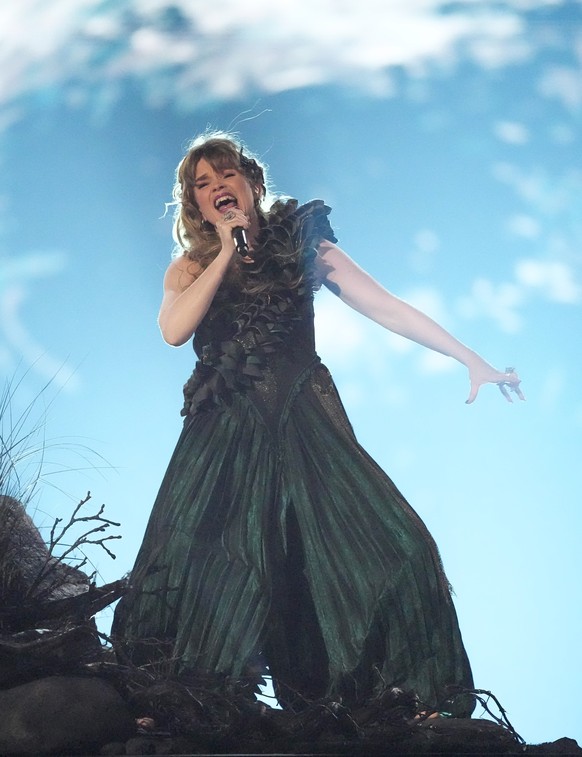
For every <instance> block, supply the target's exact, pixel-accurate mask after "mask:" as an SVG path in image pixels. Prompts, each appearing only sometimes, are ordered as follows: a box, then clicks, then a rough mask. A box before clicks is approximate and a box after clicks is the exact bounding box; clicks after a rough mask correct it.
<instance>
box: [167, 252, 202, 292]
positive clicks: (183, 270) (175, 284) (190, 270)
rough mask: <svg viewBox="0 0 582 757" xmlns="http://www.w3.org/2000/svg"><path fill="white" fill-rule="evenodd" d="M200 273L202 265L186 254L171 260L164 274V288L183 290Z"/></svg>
mask: <svg viewBox="0 0 582 757" xmlns="http://www.w3.org/2000/svg"><path fill="white" fill-rule="evenodd" d="M201 273H202V267H201V266H200V264H199V263H197V262H196V261H195V260H191V259H190V258H189V257H188V256H187V255H180V256H179V257H176V258H174V259H173V260H172V262H171V263H170V265H169V266H168V268H167V270H166V274H165V276H164V289H166V290H172V291H175V292H183V291H184V290H185V289H187V288H188V287H189V286H190V284H192V282H193V281H195V280H196V279H197V278H198V276H200V274H201Z"/></svg>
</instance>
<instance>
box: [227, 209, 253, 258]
mask: <svg viewBox="0 0 582 757" xmlns="http://www.w3.org/2000/svg"><path fill="white" fill-rule="evenodd" d="M235 218H236V213H235V212H234V210H229V211H227V212H226V213H225V214H224V220H225V221H233V220H234V219H235ZM232 238H233V240H234V247H235V250H236V251H237V252H238V254H239V255H241V256H242V257H243V258H248V257H250V254H249V243H248V239H247V231H246V229H245V228H244V227H243V226H233V227H232Z"/></svg>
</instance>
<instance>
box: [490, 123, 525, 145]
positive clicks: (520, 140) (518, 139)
mask: <svg viewBox="0 0 582 757" xmlns="http://www.w3.org/2000/svg"><path fill="white" fill-rule="evenodd" d="M493 132H494V134H495V136H496V137H497V138H498V139H500V140H501V141H502V142H507V144H510V145H525V144H527V142H529V131H528V129H527V127H526V126H525V125H524V124H520V123H517V122H516V121H498V122H497V123H496V124H494V125H493Z"/></svg>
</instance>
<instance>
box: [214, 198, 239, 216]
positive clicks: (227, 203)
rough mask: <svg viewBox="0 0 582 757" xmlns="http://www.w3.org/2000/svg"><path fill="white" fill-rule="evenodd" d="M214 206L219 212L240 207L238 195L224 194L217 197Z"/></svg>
mask: <svg viewBox="0 0 582 757" xmlns="http://www.w3.org/2000/svg"><path fill="white" fill-rule="evenodd" d="M214 207H215V208H216V210H218V212H219V213H226V212H227V211H228V210H231V209H232V208H236V207H238V206H237V200H236V197H235V196H234V195H222V196H221V197H217V199H216V200H215V202H214Z"/></svg>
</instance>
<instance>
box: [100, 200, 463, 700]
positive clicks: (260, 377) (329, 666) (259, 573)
mask: <svg viewBox="0 0 582 757" xmlns="http://www.w3.org/2000/svg"><path fill="white" fill-rule="evenodd" d="M328 213H329V208H328V207H327V206H325V205H324V204H323V203H322V202H321V201H319V200H315V201H312V202H310V203H307V204H306V205H303V206H300V207H298V205H297V202H296V201H295V200H288V201H285V202H283V201H280V202H278V203H276V204H275V205H274V207H273V209H272V210H271V212H270V214H269V220H268V222H266V223H264V224H263V226H262V229H261V231H260V235H259V238H258V241H257V249H256V251H255V262H254V263H252V264H246V265H245V264H243V263H241V264H240V266H239V269H240V270H239V272H238V273H237V274H236V275H232V276H231V277H230V278H228V279H227V280H226V281H225V282H224V283H223V285H222V286H221V288H220V289H219V291H218V293H217V295H216V297H215V299H214V301H213V303H212V305H211V307H210V310H209V311H208V313H207V315H206V317H205V319H204V321H203V322H202V323H201V325H200V326H199V328H198V330H197V332H196V336H195V339H194V348H195V350H196V353H197V355H198V362H197V364H196V368H195V371H194V373H193V375H192V377H191V379H190V380H189V381H188V383H187V384H186V386H185V388H184V389H185V398H186V401H185V406H184V410H183V414H184V415H185V416H186V419H185V424H184V428H183V431H182V433H181V436H180V438H179V440H178V443H177V446H176V449H175V451H174V454H173V456H172V458H171V461H170V464H169V467H168V470H167V473H166V475H165V477H164V480H163V482H162V485H161V488H160V492H159V494H158V497H157V499H156V502H155V504H154V507H153V511H152V514H151V517H150V521H149V524H148V526H147V530H146V533H145V537H144V540H143V544H142V546H141V549H140V551H139V554H138V557H137V561H136V564H135V567H134V569H133V571H132V574H131V590H130V592H129V593H128V594H127V596H126V597H125V598H124V599H123V600H122V601H121V602H120V603H119V605H118V608H117V611H116V616H115V621H114V626H113V633H114V635H115V636H117V637H118V638H121V639H123V640H124V641H125V643H126V645H127V649H128V650H129V652H130V654H131V655H132V656H133V658H134V660H135V661H136V662H144V661H145V660H146V659H148V658H151V657H152V656H154V652H153V650H156V652H155V653H156V654H160V651H159V650H160V649H161V648H162V646H164V648H165V649H166V654H169V656H170V657H171V659H172V660H173V661H174V667H175V668H176V670H177V671H178V672H179V671H191V672H194V673H200V674H203V675H205V674H206V675H210V676H212V675H221V676H228V677H231V678H234V679H236V678H239V677H244V676H245V675H246V674H248V673H249V672H250V671H251V670H252V669H256V665H257V660H259V659H261V660H263V661H264V662H265V663H266V664H267V665H268V667H269V671H270V673H271V674H272V675H273V677H274V679H275V680H276V681H277V684H278V689H277V691H278V692H279V694H280V696H281V699H282V700H283V701H284V702H286V701H290V700H291V698H292V696H291V694H290V692H299V693H300V694H301V695H302V696H304V697H306V698H307V699H313V698H318V697H322V696H343V698H344V701H352V702H353V701H363V700H364V699H365V698H366V697H368V696H370V695H371V694H372V692H373V690H374V686H375V685H377V684H379V683H380V682H382V683H383V684H386V685H390V686H391V685H394V686H398V687H400V688H404V689H412V690H414V691H415V692H416V693H417V694H418V696H419V697H420V699H421V700H422V701H423V702H426V703H428V704H430V705H433V706H438V707H441V708H442V707H443V706H444V707H446V708H449V709H450V708H451V704H450V702H449V703H448V704H446V702H445V700H446V699H447V696H448V695H449V694H450V693H451V691H454V689H455V687H465V688H469V689H470V688H472V685H473V684H472V677H471V671H470V667H469V663H468V660H467V656H466V653H465V650H464V647H463V643H462V640H461V635H460V632H459V628H458V623H457V618H456V613H455V610H454V607H453V603H452V600H451V596H450V587H449V585H448V582H447V580H446V577H445V575H444V573H443V570H442V566H441V562H440V558H439V554H438V550H437V548H436V545H435V544H434V541H433V539H432V537H431V536H430V534H429V533H428V531H427V529H426V527H425V525H424V524H423V522H422V521H421V519H420V518H419V517H418V515H417V514H416V513H415V512H414V510H413V509H412V508H411V507H410V505H408V503H407V502H406V501H405V500H404V498H403V497H402V495H401V494H400V492H399V491H398V489H397V488H396V487H395V486H394V484H393V482H392V481H391V480H390V479H389V478H388V476H387V475H386V474H385V473H384V472H383V471H382V470H381V469H380V468H379V466H378V465H377V464H376V463H375V462H374V461H373V460H372V459H371V458H370V456H369V455H368V454H367V453H366V452H365V451H364V450H363V449H362V447H361V446H360V445H359V444H358V442H357V441H356V439H355V437H354V433H353V431H352V428H351V425H350V423H349V421H348V419H347V417H346V414H345V411H344V408H343V406H342V403H341V401H340V398H339V396H338V394H337V392H336V389H335V386H334V384H333V381H332V379H331V376H330V374H329V371H328V370H327V369H326V368H325V367H324V366H323V365H322V363H321V362H320V360H319V358H318V356H317V354H316V352H315V343H314V333H313V293H314V289H316V284H315V282H314V268H313V260H314V257H315V252H316V248H317V245H318V244H319V243H320V242H321V240H322V239H324V238H326V239H329V240H331V241H335V237H334V235H333V232H332V230H331V228H330V226H329V223H328V220H327V215H328ZM301 277H302V278H301ZM298 278H300V279H301V280H300V283H299V285H298V286H294V284H296V282H297V279H298ZM250 292H252V293H250ZM338 344H340V345H341V335H338ZM152 640H156V644H154V645H153V646H150V644H149V643H148V642H150V641H152ZM158 642H159V644H158ZM286 692H287V693H286ZM470 709H471V708H470V706H468V705H467V703H466V701H465V704H463V705H462V706H461V707H457V710H460V711H459V712H458V713H457V714H468V713H469V712H470Z"/></svg>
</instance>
